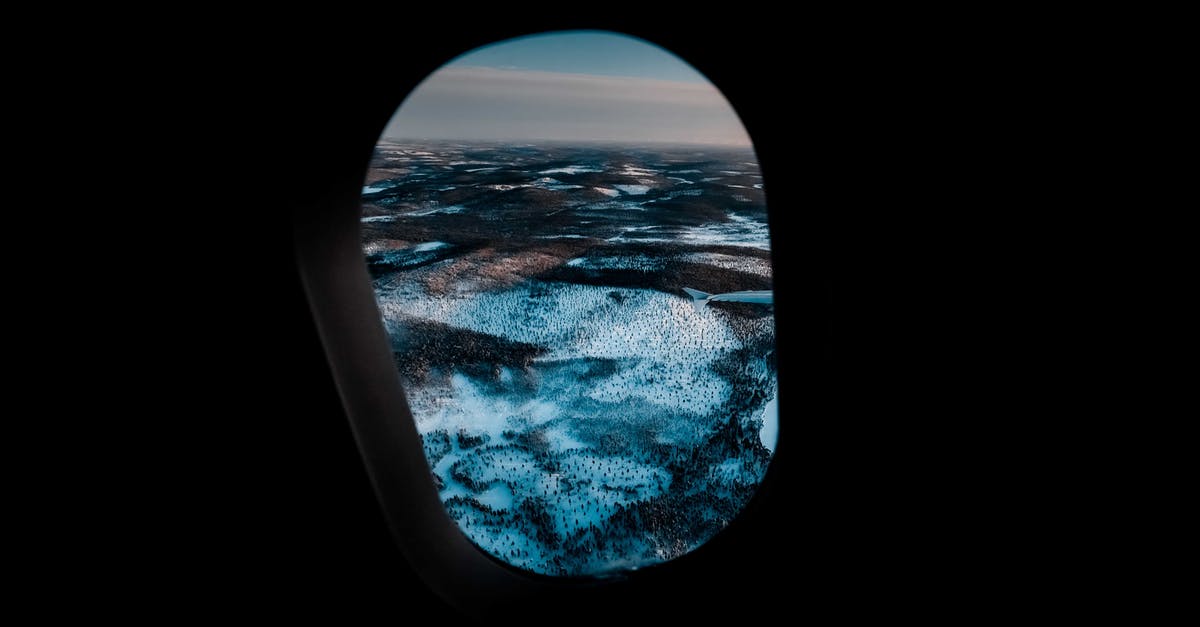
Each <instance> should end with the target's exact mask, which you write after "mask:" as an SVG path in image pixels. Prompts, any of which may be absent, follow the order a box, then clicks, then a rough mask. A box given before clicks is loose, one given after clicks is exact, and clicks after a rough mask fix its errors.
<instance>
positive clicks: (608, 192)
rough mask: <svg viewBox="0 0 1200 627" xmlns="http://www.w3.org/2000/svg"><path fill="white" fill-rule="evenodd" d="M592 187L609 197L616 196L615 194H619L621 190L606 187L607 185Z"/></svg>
mask: <svg viewBox="0 0 1200 627" xmlns="http://www.w3.org/2000/svg"><path fill="white" fill-rule="evenodd" d="M592 189H594V190H596V191H598V192H600V193H601V194H604V195H605V196H608V197H609V198H616V197H617V196H620V195H621V192H619V191H617V190H615V189H608V188H607V187H593V188H592Z"/></svg>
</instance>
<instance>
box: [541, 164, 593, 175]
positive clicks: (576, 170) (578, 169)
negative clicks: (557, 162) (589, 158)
mask: <svg viewBox="0 0 1200 627" xmlns="http://www.w3.org/2000/svg"><path fill="white" fill-rule="evenodd" d="M602 171H603V170H601V169H600V168H597V167H594V166H590V165H569V166H567V167H565V168H551V169H549V170H542V171H541V172H538V174H580V173H582V172H602Z"/></svg>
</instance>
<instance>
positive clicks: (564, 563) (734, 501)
mask: <svg viewBox="0 0 1200 627" xmlns="http://www.w3.org/2000/svg"><path fill="white" fill-rule="evenodd" d="M362 205H363V216H362V244H363V253H364V255H365V256H366V261H367V264H368V267H369V269H370V272H371V276H372V278H373V281H374V290H375V295H376V299H377V301H378V304H379V309H380V311H381V313H382V315H383V321H384V324H385V326H386V328H387V331H388V334H389V336H390V340H391V343H392V348H393V351H394V354H395V363H396V366H397V368H398V371H399V375H400V377H401V381H402V384H403V386H404V389H405V393H406V395H407V398H408V402H409V405H410V407H411V410H412V414H413V417H414V419H415V420H416V423H417V427H418V430H419V432H420V433H421V436H422V438H423V441H424V449H425V455H426V456H427V458H428V462H429V466H430V468H431V470H432V478H433V481H435V482H436V484H437V487H438V490H439V491H440V494H441V497H442V501H443V503H444V504H445V507H446V509H447V511H448V512H449V513H450V515H451V517H452V518H453V519H454V520H455V521H456V522H457V523H458V525H459V527H460V528H461V529H462V530H463V531H464V532H465V534H466V535H467V536H468V537H469V538H470V539H471V540H472V541H473V542H474V543H475V544H476V545H478V546H479V548H480V549H482V550H484V551H486V552H487V553H489V554H491V555H493V556H494V557H496V558H498V559H500V560H503V561H504V562H507V563H509V564H511V565H513V566H516V567H518V568H522V569H526V570H530V571H534V572H537V573H542V574H550V575H598V574H606V573H611V572H614V571H621V570H628V569H636V568H639V567H643V566H647V565H651V564H654V563H658V562H662V561H665V560H669V559H672V558H674V557H677V556H679V555H682V554H684V553H687V552H688V551H691V550H693V549H695V548H696V547H698V546H700V545H701V544H703V543H704V542H705V541H707V540H708V539H709V538H711V537H712V536H713V535H714V534H716V533H717V532H719V531H720V530H721V528H722V527H724V526H725V525H726V524H728V523H729V522H730V521H731V520H732V519H733V518H735V517H736V516H737V514H738V512H739V511H740V510H741V508H742V507H743V506H744V505H745V503H746V501H747V500H748V499H749V498H750V496H751V495H752V494H753V492H754V490H755V489H756V488H757V486H758V484H759V482H760V481H761V480H762V477H763V474H764V472H765V470H766V467H767V464H768V462H769V461H770V457H771V452H772V450H773V449H774V448H775V437H776V435H775V434H776V432H777V425H778V418H777V411H776V403H777V401H776V398H777V393H778V392H777V383H776V352H775V319H774V309H773V304H772V291H771V287H772V277H771V263H770V250H769V248H770V247H769V239H768V226H767V212H766V200H765V195H764V189H763V181H762V177H761V174H760V171H759V167H758V163H757V160H756V158H755V155H754V152H753V148H752V146H751V145H750V140H749V137H748V136H747V134H746V132H745V129H744V128H743V127H742V125H741V123H740V121H739V120H738V118H737V116H736V114H735V113H734V111H733V109H732V108H731V107H730V105H729V103H728V102H727V101H726V100H725V99H724V97H723V96H722V95H721V93H720V92H719V91H718V90H717V89H716V88H715V87H714V86H713V85H712V84H711V83H709V82H708V81H707V80H706V79H705V78H704V77H703V76H702V75H700V74H699V73H698V72H696V71H695V70H694V69H693V68H691V67H690V66H688V65H687V64H686V63H684V62H683V61H681V60H680V59H679V58H677V57H675V56H674V55H672V54H670V53H668V52H666V51H664V50H663V49H661V48H659V47H656V46H654V45H651V44H649V43H647V42H644V41H641V40H638V39H634V38H632V37H627V36H624V35H618V34H614V33H603V32H582V31H581V32H560V33H547V34H542V35H535V36H530V37H525V38H520V39H515V40H509V41H504V42H500V43H497V44H493V45H491V46H487V47H485V48H481V49H478V50H475V51H472V52H470V53H467V54H465V55H463V56H461V57H459V58H457V59H455V60H453V61H451V62H450V63H448V64H446V65H445V66H443V67H442V68H440V69H439V70H437V71H436V72H434V73H433V74H432V75H430V76H429V77H428V78H427V79H426V80H425V81H424V82H423V83H422V84H421V85H420V86H418V88H417V89H416V90H415V91H414V92H413V93H412V94H411V95H410V96H409V97H408V98H407V100H405V102H404V103H403V104H402V105H401V107H400V108H399V109H398V111H397V112H396V114H395V116H394V117H393V118H392V120H391V122H390V123H389V124H388V126H387V128H386V130H385V131H384V133H383V136H382V137H381V139H380V140H379V143H378V145H377V147H376V150H375V154H374V158H373V160H372V162H371V167H370V171H369V173H368V175H367V179H366V181H365V182H364V185H363V189H362Z"/></svg>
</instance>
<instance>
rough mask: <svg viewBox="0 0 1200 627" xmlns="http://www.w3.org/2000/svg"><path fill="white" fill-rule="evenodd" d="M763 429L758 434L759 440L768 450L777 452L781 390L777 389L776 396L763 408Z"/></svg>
mask: <svg viewBox="0 0 1200 627" xmlns="http://www.w3.org/2000/svg"><path fill="white" fill-rule="evenodd" d="M762 422H763V426H762V429H761V430H760V431H759V432H758V439H759V441H761V442H762V445H763V446H765V447H767V450H769V451H771V452H772V453H774V452H775V446H776V445H777V444H778V442H779V389H778V388H776V389H775V394H774V395H772V396H771V400H769V401H767V404H766V406H765V407H763V413H762Z"/></svg>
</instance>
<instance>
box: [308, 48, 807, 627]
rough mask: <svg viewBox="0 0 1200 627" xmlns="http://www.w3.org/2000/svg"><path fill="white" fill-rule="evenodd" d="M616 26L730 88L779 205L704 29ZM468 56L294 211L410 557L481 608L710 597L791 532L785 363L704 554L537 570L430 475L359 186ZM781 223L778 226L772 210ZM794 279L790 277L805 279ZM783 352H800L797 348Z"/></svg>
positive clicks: (396, 100)
mask: <svg viewBox="0 0 1200 627" xmlns="http://www.w3.org/2000/svg"><path fill="white" fill-rule="evenodd" d="M542 32H548V31H544V30H538V31H535V32H533V33H530V32H526V31H517V30H512V31H509V32H501V31H500V30H497V31H495V32H492V33H490V34H488V35H487V36H486V37H483V38H480V37H479V36H478V35H474V36H473V35H469V34H468V35H463V36H461V37H458V38H449V39H448V41H451V42H454V43H453V45H454V47H456V48H457V50H459V51H470V50H474V49H476V48H478V47H481V46H485V45H488V44H491V43H496V42H499V41H504V40H507V39H511V38H515V37H521V36H525V35H529V34H537V33H542ZM612 32H617V33H618V34H627V35H630V36H633V37H637V38H639V39H643V40H645V41H648V42H650V43H652V44H653V45H655V46H658V47H660V48H662V49H664V50H666V51H668V52H669V53H671V54H674V55H676V56H678V57H679V58H681V59H684V60H685V62H687V63H689V64H690V65H692V66H693V67H695V68H696V69H697V71H699V72H700V73H701V74H703V75H704V76H705V77H706V78H708V79H709V80H710V82H712V83H713V85H715V86H716V87H717V89H719V90H720V91H721V92H722V93H723V94H724V95H725V97H726V99H727V100H728V102H729V103H730V105H731V106H733V107H734V108H735V110H736V111H737V112H738V114H739V117H740V118H741V120H742V121H743V124H744V126H745V128H746V132H747V134H749V135H750V138H751V141H752V144H753V146H754V150H755V152H756V155H757V157H758V161H759V168H760V170H761V172H762V176H763V181H764V185H765V186H766V187H768V188H770V189H771V195H772V203H771V205H770V206H769V207H768V213H769V214H774V213H775V211H774V210H772V209H771V208H770V207H776V206H777V203H779V202H786V198H787V197H788V196H789V194H787V193H786V192H783V191H782V190H780V191H777V190H776V188H774V187H771V185H770V181H771V180H772V171H771V167H770V162H771V160H772V157H771V155H773V154H777V153H776V152H775V151H774V149H773V148H772V146H773V144H772V142H771V138H769V137H766V136H760V134H758V133H756V128H755V124H756V120H758V119H761V118H765V117H767V116H766V115H762V116H756V115H748V114H747V112H746V111H744V110H743V109H741V108H739V105H740V104H741V102H742V101H744V100H746V99H742V98H740V97H739V96H738V95H737V94H738V93H743V94H745V93H746V92H745V90H741V91H740V92H739V90H737V89H734V90H730V89H729V88H728V87H727V85H726V84H724V83H723V82H721V81H720V80H719V79H718V78H717V77H716V76H714V73H713V72H711V71H709V70H707V69H706V67H705V65H706V64H705V62H704V61H703V59H704V57H703V55H701V54H700V53H699V51H700V50H701V49H702V48H703V43H704V42H703V41H702V39H703V38H699V39H693V40H692V43H693V46H691V49H692V50H693V51H695V52H696V54H692V53H689V52H685V50H681V48H683V49H687V48H688V47H687V46H680V45H673V44H672V43H671V41H670V39H671V38H670V37H668V36H666V33H658V34H657V35H656V34H654V33H637V32H633V31H625V32H621V31H612ZM684 40H686V36H684ZM458 54H462V52H459V53H458ZM458 54H455V55H450V56H447V55H444V54H441V53H439V52H438V51H434V50H431V51H429V54H426V55H425V56H422V57H420V58H414V59H413V64H412V70H411V71H410V72H409V73H408V74H406V77H405V79H404V80H401V81H398V86H397V88H396V89H395V90H392V91H390V92H389V93H388V94H387V95H386V99H388V101H389V102H391V106H390V108H389V107H387V106H383V105H380V106H378V107H373V108H371V110H370V111H369V112H368V114H369V117H368V118H364V120H363V121H361V127H362V128H368V127H369V128H371V129H373V134H372V133H368V132H367V131H363V132H362V133H360V134H359V135H357V136H356V141H354V142H349V144H353V145H352V146H350V145H347V146H346V149H347V151H348V152H349V151H350V150H354V151H356V154H357V155H358V158H349V161H351V162H353V163H356V164H357V166H356V167H355V168H351V171H347V172H340V173H336V174H331V177H332V178H335V179H336V181H333V180H332V179H331V183H330V186H329V188H330V189H332V190H333V193H331V194H327V195H323V196H322V197H321V198H318V199H314V200H313V202H312V203H311V204H309V205H307V206H305V207H298V208H297V210H296V211H295V213H294V216H295V219H294V233H293V235H294V238H293V239H294V245H295V250H296V254H297V265H298V270H299V273H300V276H301V281H302V285H303V287H304V290H305V293H306V295H307V296H308V300H309V305H310V308H311V310H312V314H313V319H314V322H315V324H316V327H317V332H318V335H319V336H320V338H321V342H322V345H323V347H324V349H325V353H326V357H327V359H328V362H329V366H330V369H331V373H332V375H333V378H334V381H335V384H336V386H337V388H338V391H339V394H340V395H341V398H342V401H343V406H344V408H345V410H346V414H347V418H348V420H349V422H350V425H351V429H352V432H353V434H354V437H355V441H356V443H357V444H358V447H359V451H360V453H361V454H362V456H363V460H364V462H365V465H366V467H367V472H368V476H369V477H370V479H371V482H372V484H373V487H374V489H375V492H376V496H377V499H378V501H379V503H380V505H381V506H382V508H383V511H384V514H385V517H386V519H387V521H388V524H389V526H390V527H391V530H392V533H393V536H394V538H395V540H396V542H397V544H398V545H399V547H400V549H401V551H402V553H403V554H404V556H405V558H406V559H407V560H408V561H409V563H410V565H411V566H412V567H413V569H414V570H415V571H416V572H417V573H418V574H419V575H420V576H421V578H422V580H424V581H425V583H426V584H427V585H429V586H430V588H431V589H433V590H434V591H435V592H436V593H437V594H438V595H439V596H440V597H441V598H443V599H445V600H447V601H448V602H450V603H451V604H452V605H454V606H455V607H457V608H459V609H461V610H463V611H465V612H467V613H468V614H472V615H476V616H483V615H486V614H487V613H488V612H489V611H492V610H494V609H496V608H498V607H501V606H506V605H508V604H510V603H512V602H531V603H538V604H541V605H540V606H541V607H546V608H551V607H559V608H577V607H579V604H580V603H584V604H588V605H589V606H592V607H596V608H597V610H596V611H597V612H602V611H603V610H602V609H601V608H602V607H605V606H607V605H608V604H609V603H611V602H614V601H615V602H624V601H630V600H635V599H638V598H642V595H646V594H658V593H659V592H661V591H662V590H664V589H684V588H686V589H690V590H692V591H693V592H700V593H701V594H703V592H702V591H703V590H706V589H710V590H711V589H713V586H714V585H719V584H720V582H722V581H727V580H728V578H729V577H731V576H733V577H737V574H736V573H737V570H738V565H739V564H741V565H743V566H751V565H753V564H754V563H755V560H756V559H757V558H756V557H755V556H754V555H753V554H750V553H748V551H747V550H746V549H745V547H746V546H748V545H749V546H757V545H760V544H761V542H762V541H763V540H762V536H761V534H760V533H759V532H758V531H757V530H761V529H763V528H775V529H780V528H781V527H780V524H779V523H778V522H776V523H774V527H772V526H771V523H770V522H769V520H770V518H771V517H772V516H777V515H778V514H780V513H781V512H784V511H786V510H787V509H788V506H787V504H786V503H785V502H784V500H783V499H782V497H780V496H778V494H779V490H778V489H776V485H777V484H778V482H779V479H778V477H779V476H780V475H781V474H782V473H784V472H785V468H786V467H787V466H788V464H789V463H790V462H789V461H788V460H789V454H790V450H791V449H790V445H789V442H790V441H791V438H792V437H793V436H792V430H791V428H790V427H789V425H788V421H787V420H786V419H785V418H784V416H785V415H786V411H785V410H786V409H787V407H788V405H787V403H786V402H785V401H786V400H787V397H788V395H787V394H785V393H783V392H782V390H783V389H785V388H786V387H787V384H786V381H787V380H788V378H789V377H790V375H791V372H792V370H791V368H790V367H785V366H784V365H783V363H781V365H780V373H779V377H780V389H781V394H780V397H781V403H780V413H779V430H778V435H777V446H776V450H775V451H774V455H773V457H772V461H771V463H770V465H769V466H768V470H767V474H766V476H764V477H763V480H762V483H761V485H760V486H759V489H758V490H757V491H756V493H755V495H754V497H753V498H752V499H751V500H750V502H748V503H747V504H746V506H745V508H744V509H743V511H742V512H741V513H740V514H739V515H738V516H737V518H736V519H735V521H734V522H733V523H731V524H730V525H729V527H728V528H727V529H726V530H724V531H722V532H721V533H718V534H717V535H716V536H714V537H713V538H711V539H710V540H709V541H707V542H705V543H704V544H703V545H701V546H700V547H698V548H697V549H695V550H694V551H692V552H690V553H688V554H686V555H683V556H681V557H679V558H676V559H672V560H670V561H667V562H664V563H661V564H656V565H653V566H648V567H646V568H643V569H640V570H637V571H631V572H624V573H619V574H617V575H614V576H611V577H608V578H602V579H598V578H595V577H581V578H570V577H559V576H549V575H538V574H536V573H530V572H528V571H523V570H520V569H518V568H516V567H513V566H511V565H508V564H506V563H504V562H501V561H500V560H498V559H496V558H493V557H492V556H490V555H488V554H487V553H486V552H484V551H482V550H481V549H479V548H478V547H476V546H475V545H474V544H472V543H471V542H470V541H469V540H468V539H467V538H466V536H465V534H463V533H462V531H461V530H460V529H459V527H458V525H457V524H456V523H455V522H454V521H453V520H452V519H450V517H449V515H448V514H447V513H446V511H445V509H444V507H443V506H442V504H441V501H440V498H439V497H438V494H437V491H436V489H435V487H434V484H433V482H432V481H430V480H429V474H428V466H427V462H426V458H425V456H424V452H423V450H422V448H421V440H420V436H419V435H418V434H417V431H416V428H415V423H414V422H413V420H412V417H411V414H410V413H409V410H408V405H407V402H406V401H405V399H404V394H403V390H402V388H401V386H400V383H399V379H398V376H397V375H396V371H395V368H394V365H393V363H392V360H391V354H390V349H389V348H388V342H387V336H386V332H385V331H384V329H383V326H382V323H381V321H380V316H379V311H378V309H377V307H376V304H375V300H374V293H373V290H372V288H371V283H370V279H369V275H368V273H367V270H366V264H365V261H364V258H363V256H362V254H361V239H360V232H359V224H360V222H359V218H360V215H361V209H360V200H361V197H360V191H361V182H362V180H363V174H364V173H365V172H366V170H367V165H368V160H369V155H370V153H371V151H372V150H373V149H374V145H375V141H376V140H377V139H378V137H379V136H380V134H381V133H382V131H383V129H384V127H385V126H386V124H387V123H388V121H389V120H390V118H391V116H392V114H393V113H394V112H395V111H396V109H397V108H398V107H399V106H400V105H401V104H402V103H403V101H404V99H405V98H406V97H407V95H408V94H409V93H410V92H411V91H412V90H413V89H415V88H416V86H417V85H418V84H420V82H421V81H423V80H424V78H425V77H427V76H428V75H430V74H432V73H433V72H434V71H436V70H437V69H438V68H440V67H442V66H443V65H444V64H445V63H447V62H448V61H449V60H451V59H453V58H455V57H456V56H458ZM413 77H415V78H413ZM368 137H369V139H367V138H368ZM793 197H794V196H793ZM771 221H772V223H773V224H775V223H777V222H776V221H775V220H774V218H773V217H772V218H771ZM771 240H772V254H773V258H774V259H773V266H774V269H773V272H774V276H775V277H776V281H777V282H778V280H779V277H780V276H781V273H780V269H779V267H780V257H781V256H783V253H784V251H785V249H783V248H782V247H780V246H778V245H777V243H778V241H779V234H778V231H777V229H772V231H771ZM788 276H789V281H790V280H791V279H793V278H794V277H793V276H792V275H788ZM776 289H777V290H778V289H779V288H778V287H777V288H776ZM817 289H820V287H817ZM785 315H786V316H791V313H790V312H789V309H788V307H787V305H786V304H784V303H779V304H778V305H777V309H776V316H777V319H778V318H779V317H782V316H785ZM818 324H820V321H818ZM776 326H777V336H776V342H777V343H782V342H783V341H784V338H783V337H782V336H783V335H784V325H782V324H779V323H778V322H777V325H776ZM789 352H790V351H789ZM784 361H787V362H795V361H798V360H797V359H795V358H793V357H788V358H787V359H786V360H784ZM806 370H807V368H806ZM756 537H757V538H758V540H755V538H756ZM614 611H616V610H615V609H614Z"/></svg>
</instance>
